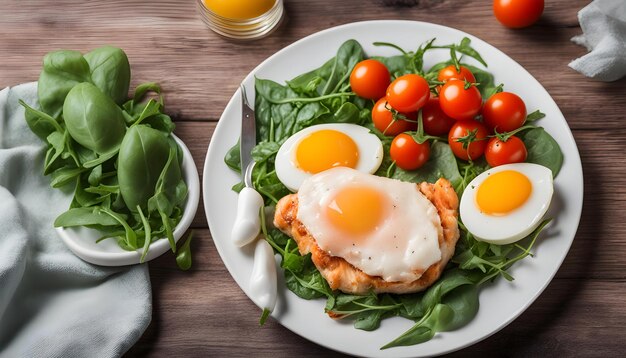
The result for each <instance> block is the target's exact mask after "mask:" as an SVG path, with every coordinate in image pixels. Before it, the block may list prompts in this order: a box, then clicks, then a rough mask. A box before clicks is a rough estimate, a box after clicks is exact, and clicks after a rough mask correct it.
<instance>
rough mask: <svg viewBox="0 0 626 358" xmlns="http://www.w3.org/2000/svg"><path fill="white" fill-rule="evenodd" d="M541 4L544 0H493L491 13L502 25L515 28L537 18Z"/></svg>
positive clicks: (526, 24) (525, 25)
mask: <svg viewBox="0 0 626 358" xmlns="http://www.w3.org/2000/svg"><path fill="white" fill-rule="evenodd" d="M543 6H544V0H494V1H493V13H494V15H496V19H498V21H500V23H501V24H502V25H504V26H506V27H510V28H513V29H517V28H521V27H527V26H530V25H532V24H534V23H535V22H536V21H537V20H539V17H540V16H541V13H543Z"/></svg>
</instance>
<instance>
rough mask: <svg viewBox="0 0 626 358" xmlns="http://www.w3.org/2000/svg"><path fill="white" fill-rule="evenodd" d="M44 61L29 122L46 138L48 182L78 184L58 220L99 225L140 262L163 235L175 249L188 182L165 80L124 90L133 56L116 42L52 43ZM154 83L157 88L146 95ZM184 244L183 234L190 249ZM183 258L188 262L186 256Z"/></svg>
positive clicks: (28, 110) (59, 224)
mask: <svg viewBox="0 0 626 358" xmlns="http://www.w3.org/2000/svg"><path fill="white" fill-rule="evenodd" d="M43 62H44V64H43V69H42V71H41V75H40V77H39V83H38V97H39V105H40V107H41V109H40V110H38V109H35V108H32V107H29V106H28V105H27V104H26V103H24V102H23V101H20V103H21V104H22V106H24V108H25V110H26V111H25V113H26V114H25V118H26V122H27V124H28V126H29V127H30V129H31V130H32V131H33V133H35V134H36V135H37V136H38V137H39V138H41V139H42V140H43V141H44V142H46V143H47V145H48V150H47V152H46V157H45V161H44V169H43V172H44V174H45V175H51V176H52V183H51V185H52V186H53V187H55V188H60V187H63V186H66V185H71V184H73V185H74V198H73V200H72V203H71V205H70V208H69V210H68V211H66V212H64V213H63V214H61V215H60V216H59V217H58V218H57V219H56V221H55V223H54V225H55V226H56V227H74V226H87V227H90V228H94V229H98V230H99V231H101V232H102V238H101V239H100V240H103V239H106V238H114V239H116V240H117V242H118V244H119V245H120V246H121V247H122V248H124V249H125V250H131V251H134V250H138V249H141V250H142V255H141V262H143V261H144V260H145V258H146V255H147V254H148V249H149V246H150V244H151V243H152V242H153V241H154V240H158V239H159V238H161V237H167V238H168V240H169V242H170V246H171V248H172V251H173V252H176V243H175V241H174V235H173V228H174V227H175V226H176V225H177V224H178V222H179V221H180V219H181V217H182V213H183V209H182V205H183V204H184V201H185V199H186V197H187V185H186V184H185V181H184V180H183V176H182V169H181V166H182V159H183V158H182V151H181V149H180V147H179V146H178V144H177V143H176V142H175V140H174V139H173V137H172V136H171V133H172V131H173V130H174V124H173V123H172V120H171V118H170V117H169V116H168V115H166V114H165V113H164V112H163V99H162V97H161V96H160V93H161V88H160V87H159V86H158V85H157V84H155V83H144V84H141V85H139V86H138V87H137V89H136V91H135V94H134V96H133V98H132V99H130V100H128V89H129V85H130V64H129V62H128V58H127V57H126V54H125V53H124V51H122V50H121V49H119V48H115V47H111V46H105V47H100V48H97V49H95V50H93V51H91V52H89V53H87V54H85V55H82V54H81V53H80V52H77V51H66V50H63V51H54V52H50V53H49V54H47V55H46V56H45V57H44V61H43ZM149 93H154V94H155V95H156V96H157V98H156V99H155V98H146V97H147V95H148V94H149ZM151 97H154V96H151ZM188 250H189V244H188V243H187V245H186V246H185V249H184V251H185V252H186V254H185V255H186V256H189V253H188ZM183 261H185V262H186V263H185V264H184V265H183V266H184V267H186V268H189V266H190V264H191V261H190V257H189V258H188V259H184V260H183Z"/></svg>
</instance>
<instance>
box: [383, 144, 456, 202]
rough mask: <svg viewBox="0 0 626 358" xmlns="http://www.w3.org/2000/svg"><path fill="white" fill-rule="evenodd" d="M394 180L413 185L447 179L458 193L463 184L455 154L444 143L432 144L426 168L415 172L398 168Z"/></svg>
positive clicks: (423, 167) (393, 176)
mask: <svg viewBox="0 0 626 358" xmlns="http://www.w3.org/2000/svg"><path fill="white" fill-rule="evenodd" d="M392 178H394V179H399V180H402V181H407V182H411V183H419V182H423V181H426V182H429V183H434V182H436V181H437V180H438V179H439V178H446V179H448V180H449V181H450V183H451V184H452V186H453V187H454V188H455V190H457V192H458V188H459V186H460V185H461V182H462V178H461V174H460V173H459V168H458V167H457V164H456V159H455V157H454V154H453V153H452V150H451V149H450V146H449V145H447V144H446V143H443V142H435V143H433V144H432V146H431V148H430V158H429V159H428V162H426V164H424V166H422V167H421V168H419V169H417V170H413V171H406V170H403V169H400V168H396V169H395V171H394V173H393V175H392Z"/></svg>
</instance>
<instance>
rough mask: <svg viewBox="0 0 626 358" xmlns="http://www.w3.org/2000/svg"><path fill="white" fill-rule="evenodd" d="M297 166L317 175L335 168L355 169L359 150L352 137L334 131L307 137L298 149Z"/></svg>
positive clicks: (320, 132)
mask: <svg viewBox="0 0 626 358" xmlns="http://www.w3.org/2000/svg"><path fill="white" fill-rule="evenodd" d="M295 159H296V165H297V166H298V167H299V168H301V169H302V170H304V171H305V172H307V173H311V174H316V173H319V172H323V171H324V170H327V169H330V168H334V167H348V168H355V167H356V165H357V163H358V161H359V149H358V147H357V145H356V143H355V142H354V140H352V138H350V136H348V135H346V134H344V133H342V132H339V131H336V130H332V129H325V130H320V131H317V132H313V133H311V134H310V135H308V136H306V137H305V138H304V139H302V141H301V142H300V143H299V144H298V147H297V148H296V158H295Z"/></svg>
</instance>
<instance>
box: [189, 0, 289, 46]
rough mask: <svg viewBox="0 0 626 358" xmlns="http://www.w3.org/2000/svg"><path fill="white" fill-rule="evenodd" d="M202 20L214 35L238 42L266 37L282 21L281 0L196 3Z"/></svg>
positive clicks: (206, 0) (199, 0)
mask: <svg viewBox="0 0 626 358" xmlns="http://www.w3.org/2000/svg"><path fill="white" fill-rule="evenodd" d="M197 1H198V7H199V9H200V13H201V15H202V19H203V20H204V22H205V23H206V24H207V26H209V28H210V29H211V30H213V31H215V32H216V33H218V34H220V35H222V36H225V37H229V38H233V39H241V40H249V39H256V38H260V37H264V36H267V35H268V34H270V33H271V32H272V30H274V29H275V28H276V26H277V25H278V24H279V23H280V21H281V20H282V18H283V13H284V9H283V0H197Z"/></svg>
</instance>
